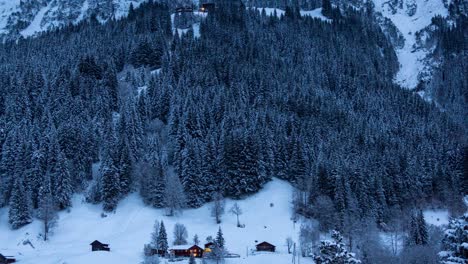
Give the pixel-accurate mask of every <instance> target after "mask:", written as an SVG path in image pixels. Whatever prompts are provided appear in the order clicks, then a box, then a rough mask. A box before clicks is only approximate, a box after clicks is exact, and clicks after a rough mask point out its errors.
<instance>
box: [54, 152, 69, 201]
mask: <svg viewBox="0 0 468 264" xmlns="http://www.w3.org/2000/svg"><path fill="white" fill-rule="evenodd" d="M51 177H53V179H54V181H53V183H54V193H53V197H54V200H55V203H56V204H57V206H58V209H60V210H63V209H65V208H68V207H70V206H71V198H72V195H73V187H72V183H71V177H70V171H69V168H68V161H67V159H66V158H65V155H64V154H63V152H62V151H59V152H58V157H57V164H56V166H55V168H54V171H53V173H51Z"/></svg>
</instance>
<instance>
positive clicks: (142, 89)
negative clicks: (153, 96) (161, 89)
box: [137, 85, 148, 95]
mask: <svg viewBox="0 0 468 264" xmlns="http://www.w3.org/2000/svg"><path fill="white" fill-rule="evenodd" d="M137 89H138V90H137V92H138V95H140V94H141V93H142V92H144V91H146V90H147V89H148V86H147V85H144V86H140V87H138V88H137Z"/></svg>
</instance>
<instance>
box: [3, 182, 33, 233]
mask: <svg viewBox="0 0 468 264" xmlns="http://www.w3.org/2000/svg"><path fill="white" fill-rule="evenodd" d="M8 222H9V223H10V225H11V227H12V228H13V229H18V228H20V227H22V226H24V225H27V224H29V223H31V222H32V218H31V211H30V209H29V201H28V197H27V195H25V192H24V187H23V182H22V180H21V178H17V179H16V180H15V183H14V185H13V189H12V192H11V198H10V208H9V211H8Z"/></svg>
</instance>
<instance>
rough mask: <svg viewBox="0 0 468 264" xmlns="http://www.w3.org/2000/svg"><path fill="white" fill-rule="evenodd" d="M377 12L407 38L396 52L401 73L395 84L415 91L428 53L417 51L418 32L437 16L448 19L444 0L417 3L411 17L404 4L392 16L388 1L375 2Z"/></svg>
mask: <svg viewBox="0 0 468 264" xmlns="http://www.w3.org/2000/svg"><path fill="white" fill-rule="evenodd" d="M373 1H374V4H375V9H376V11H377V12H380V13H382V15H383V16H385V17H387V18H389V19H390V20H391V21H392V22H393V24H395V26H396V27H397V28H398V29H399V30H400V31H401V33H402V34H403V36H404V37H405V46H404V47H403V48H401V49H398V50H397V51H396V53H397V56H398V60H399V62H400V71H399V72H398V74H397V76H396V78H395V82H396V83H398V84H400V85H401V86H403V87H405V88H407V89H414V88H415V87H416V86H417V85H418V81H419V80H418V75H419V73H420V72H422V70H423V69H424V64H423V59H424V58H425V57H426V55H427V51H424V50H415V48H414V47H413V46H414V45H415V44H416V36H415V34H416V32H418V31H420V30H422V29H424V28H425V27H427V26H429V25H430V24H431V20H432V18H433V17H434V16H436V15H441V16H443V17H446V16H447V15H448V10H447V9H446V8H445V7H444V3H443V2H442V0H423V1H417V5H418V6H417V9H416V13H415V14H414V15H413V16H409V15H408V14H407V13H406V12H407V9H408V6H407V5H406V4H403V8H402V9H398V10H397V12H396V13H395V14H392V11H391V9H390V7H389V6H388V1H387V0H373Z"/></svg>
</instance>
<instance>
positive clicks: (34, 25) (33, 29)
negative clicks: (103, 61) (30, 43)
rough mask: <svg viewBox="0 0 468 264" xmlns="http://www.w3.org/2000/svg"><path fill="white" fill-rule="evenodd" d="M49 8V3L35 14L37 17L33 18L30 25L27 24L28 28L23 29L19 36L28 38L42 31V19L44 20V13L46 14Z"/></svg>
mask: <svg viewBox="0 0 468 264" xmlns="http://www.w3.org/2000/svg"><path fill="white" fill-rule="evenodd" d="M50 7H51V3H49V4H48V5H47V6H45V7H43V8H42V9H41V10H40V11H39V12H38V13H37V15H36V16H35V17H34V19H33V21H32V22H31V24H29V26H28V27H27V28H25V29H24V30H23V31H21V33H20V34H21V35H23V37H29V36H32V35H34V34H36V33H37V32H41V31H43V29H42V27H41V23H42V19H43V18H44V15H45V13H47V11H49V9H50Z"/></svg>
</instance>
